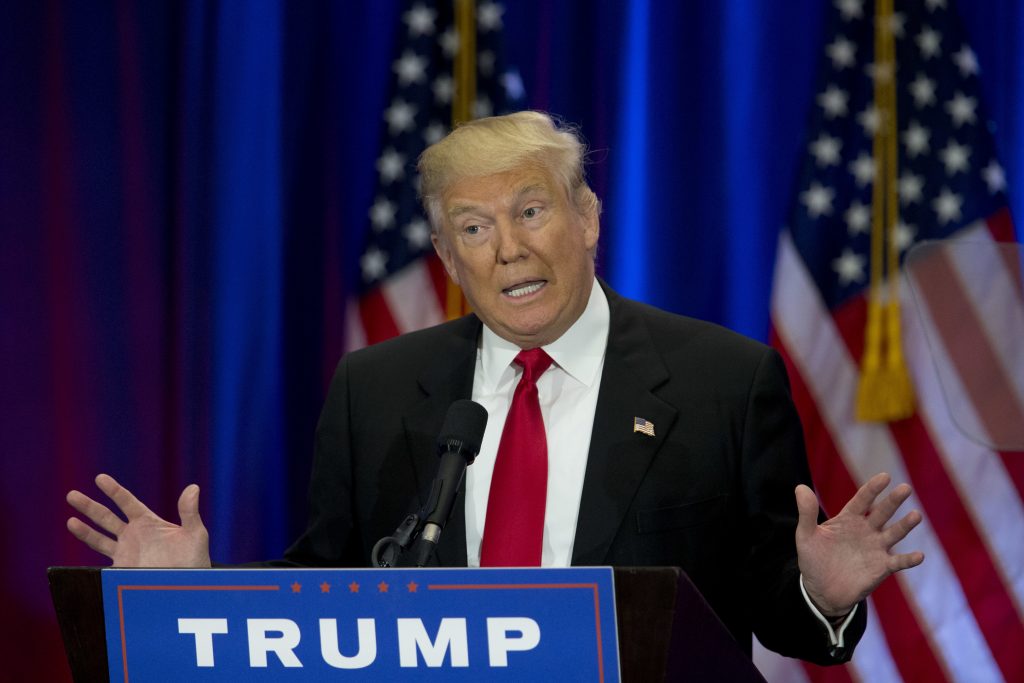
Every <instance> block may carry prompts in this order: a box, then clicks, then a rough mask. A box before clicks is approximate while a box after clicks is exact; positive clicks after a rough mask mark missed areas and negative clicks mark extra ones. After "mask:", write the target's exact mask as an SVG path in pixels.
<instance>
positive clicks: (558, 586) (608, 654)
mask: <svg viewBox="0 0 1024 683" xmlns="http://www.w3.org/2000/svg"><path fill="white" fill-rule="evenodd" d="M102 580H103V608H104V616H105V619H106V629H107V656H108V661H109V667H110V680H111V681H125V682H126V683H127V682H128V681H131V682H132V683H142V682H143V681H182V680H187V681H235V680H237V681H319V680H328V679H330V680H338V679H344V680H375V681H380V680H386V681H402V680H416V681H431V680H444V681H460V680H466V681H469V680H472V681H480V680H486V681H523V680H535V681H554V680H559V681H565V680H572V681H608V682H612V681H618V680H619V660H618V638H617V636H616V631H615V598H614V589H613V578H612V570H611V569H610V568H608V567H600V568H598V567H591V568H570V569H191V570H189V569H184V570H170V569H163V570H149V569H105V570H103V573H102Z"/></svg>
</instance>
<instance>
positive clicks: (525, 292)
mask: <svg viewBox="0 0 1024 683" xmlns="http://www.w3.org/2000/svg"><path fill="white" fill-rule="evenodd" d="M546 284H547V281H546V280H533V281H531V282H520V283H519V284H517V285H512V286H511V287H507V288H505V289H503V290H501V293H502V294H504V295H505V296H508V297H512V298H513V299H518V298H520V297H524V296H529V295H530V294H533V293H534V292H539V291H540V290H541V288H542V287H544V285H546Z"/></svg>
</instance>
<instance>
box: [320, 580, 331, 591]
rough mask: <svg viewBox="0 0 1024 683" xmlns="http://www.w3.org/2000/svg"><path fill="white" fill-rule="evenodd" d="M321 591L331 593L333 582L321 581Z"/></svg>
mask: <svg viewBox="0 0 1024 683" xmlns="http://www.w3.org/2000/svg"><path fill="white" fill-rule="evenodd" d="M320 592H321V593H330V592H331V584H329V583H327V582H326V581H324V582H323V583H321V584H320Z"/></svg>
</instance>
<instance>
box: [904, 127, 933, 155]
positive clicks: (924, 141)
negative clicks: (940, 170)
mask: <svg viewBox="0 0 1024 683" xmlns="http://www.w3.org/2000/svg"><path fill="white" fill-rule="evenodd" d="M930 137H931V133H930V132H928V129H927V128H925V127H924V126H922V125H921V124H919V123H918V122H917V121H911V122H910V125H909V126H908V127H907V129H906V130H905V131H903V145H904V146H905V147H906V148H907V156H909V157H910V158H911V159H913V158H915V157H916V156H917V155H918V154H923V153H925V152H927V151H928V149H929V147H928V138H930Z"/></svg>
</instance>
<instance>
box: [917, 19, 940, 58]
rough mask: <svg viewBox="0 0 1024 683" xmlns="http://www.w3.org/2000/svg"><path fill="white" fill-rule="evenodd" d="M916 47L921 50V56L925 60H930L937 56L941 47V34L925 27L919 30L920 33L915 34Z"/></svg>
mask: <svg viewBox="0 0 1024 683" xmlns="http://www.w3.org/2000/svg"><path fill="white" fill-rule="evenodd" d="M915 40H916V41H917V47H918V49H920V50H921V56H922V57H924V58H925V59H931V58H932V57H938V56H939V50H940V47H941V45H942V34H941V33H939V32H938V31H936V30H935V29H933V28H931V27H930V26H925V27H924V28H923V29H921V32H920V33H918V34H917V38H916V39H915Z"/></svg>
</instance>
